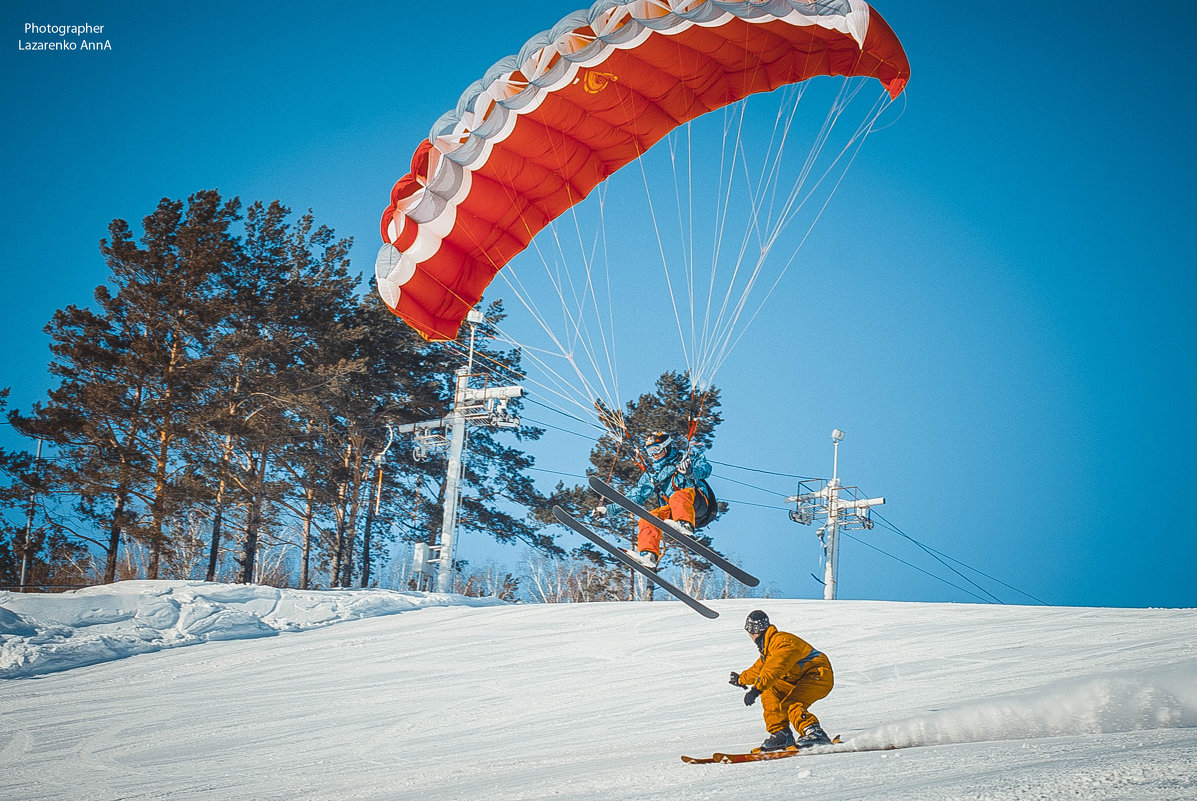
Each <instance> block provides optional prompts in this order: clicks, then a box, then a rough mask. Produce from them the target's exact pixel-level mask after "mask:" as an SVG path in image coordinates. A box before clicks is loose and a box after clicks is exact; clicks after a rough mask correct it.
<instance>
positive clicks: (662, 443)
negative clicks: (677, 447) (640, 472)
mask: <svg viewBox="0 0 1197 801" xmlns="http://www.w3.org/2000/svg"><path fill="white" fill-rule="evenodd" d="M671 447H673V437H671V436H669V435H668V434H666V433H665V432H664V431H656V432H653V433H652V434H649V435H648V436H647V437H645V438H644V449H645V450H646V451H648V455H649V456H651V457H652V460H653V461H654V462H659V461H661V460H662V459H664V458H665V457H666V456H668V455H669V449H670V448H671Z"/></svg>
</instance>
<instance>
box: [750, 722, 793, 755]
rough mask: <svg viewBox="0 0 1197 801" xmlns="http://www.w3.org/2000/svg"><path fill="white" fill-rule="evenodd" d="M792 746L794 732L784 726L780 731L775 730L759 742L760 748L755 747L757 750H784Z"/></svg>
mask: <svg viewBox="0 0 1197 801" xmlns="http://www.w3.org/2000/svg"><path fill="white" fill-rule="evenodd" d="M793 747H794V733H793V732H791V731H790V729H789V728H788V727H787V728H784V729H781V730H780V731H775V732H773V733H772V734H770V735H769V736H768V737H766V738H765V742H763V743H761V746H760V748H757V749H755V750H756V751H757V752H762V751H764V752H768V751H784V750H786V749H787V748H793Z"/></svg>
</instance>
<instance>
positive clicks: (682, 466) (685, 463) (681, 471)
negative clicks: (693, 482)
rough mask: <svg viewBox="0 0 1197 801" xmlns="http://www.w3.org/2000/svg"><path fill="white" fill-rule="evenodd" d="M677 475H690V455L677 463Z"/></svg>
mask: <svg viewBox="0 0 1197 801" xmlns="http://www.w3.org/2000/svg"><path fill="white" fill-rule="evenodd" d="M677 474H678V475H679V476H688V475H690V454H686V455H685V456H683V457H682V460H681V461H680V462H678V463H677Z"/></svg>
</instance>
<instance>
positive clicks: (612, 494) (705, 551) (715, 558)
mask: <svg viewBox="0 0 1197 801" xmlns="http://www.w3.org/2000/svg"><path fill="white" fill-rule="evenodd" d="M590 488H591V489H592V490H594V491H595V492H597V493H598V494H599V495H602V496H603V497H604V498H606V499H607V500H609V501H612V502H613V503H616V504H618V505H620V506H622V507H623V508H624V509H627V510H628V511H629V512H631V513H632V514H634V515H636V516H637V517H639V518H643V519H644V520H647V521H648V522H649V523H652V524H653V525H654V526H656V527H657V528H659V529H661V533H662V534H664V535H665V536H666V537H668V538H669V539H671V540H673V541H674V542H676V543H677V544H678V545H680V546H682V547H683V548H686V549H688V550H690V551H692V552H694V553H696V554H698V555H699V556H701V557H702V558H703V559H706V560H707V561H708V562H710V563H711V564H713V565H715V566H716V567H718V568H719V569H720V570H723V571H724V572H726V573H727V574H728V575H730V576H731V577H732V578H734V579H735V580H736V581H739V582H740V583H741V584H746V585H748V586H749V587H755V586H756V585H758V584H760V583H761V580H760V579H758V578H757V577H756V576H754V575H752V574H751V573H748V572H745V571H744V570H743V569H742V568H740V567H739V566H737V565H733V564H732V563H731V562H729V561H728V560H727V559H725V558H724V557H722V556H720V555H719V554H717V553H715V551H713V550H711V549H710V548H708V547H707V546H706V545H703V544H702V543H701V542H699V541H698V540H696V539H694V538H693V537H691V536H689V535H687V534H683V533H682V532H680V531H678V530H677V529H676V528H674V527H673V526H671V525H669V524H668V523H666V522H665V521H664V520H662V519H661V518H659V517H657V516H656V515H654V514H653V513H652V512H650V511H649V510H648V509H645V508H644V507H643V506H641V505H640V504H638V503H636V502H635V501H632V500H630V499H628V498H627V497H625V496H624V495H623V494H622V493H621V492H620V491H619V490H617V489H615V488H614V487H612V486H611V485H610V484H608V483H607V482H605V481H603V480H602V479H601V478H598V477H597V476H591V477H590Z"/></svg>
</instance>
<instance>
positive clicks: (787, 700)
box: [761, 665, 835, 737]
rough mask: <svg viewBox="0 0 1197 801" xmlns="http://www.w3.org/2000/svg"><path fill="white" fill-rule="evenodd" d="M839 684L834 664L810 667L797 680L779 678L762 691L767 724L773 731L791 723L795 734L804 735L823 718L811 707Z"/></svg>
mask: <svg viewBox="0 0 1197 801" xmlns="http://www.w3.org/2000/svg"><path fill="white" fill-rule="evenodd" d="M834 684H835V677H834V676H833V675H832V673H831V666H830V665H828V666H826V667H814V668H811V669H810V670H808V671H806V672H805V673H803V674H802V676H801V677H799V679H798V681H796V682H788V681H786V680H785V679H778V680H777V681H775V682H773V683H772V684H771V685H769V689H767V690H765V691H764V692H763V693H761V707H762V711H763V712H764V713H765V728H766V729H768V730H769V732H770V733H773V732H775V731H781V730H782V729H784V728H786V725H787V724H788V725H790V726H792V727H793V728H794V736H795V737H800V736H802V735H803V734H804V733H805V732H806V730H807V728H809V727H810V725H811V724H812V723H818V722H819V719H818V718H817V717H815V716H814V715H812V714H811V712H810V710H809V709H808V708H807V707H809V706H810V705H811V704H813V703H814V702H815V701H818V700H819V699H820V698H826V697H827V694H828V693H829V692H831V688H832V686H833V685H834Z"/></svg>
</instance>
